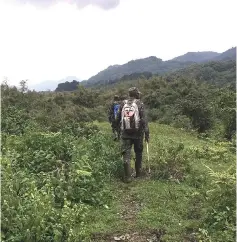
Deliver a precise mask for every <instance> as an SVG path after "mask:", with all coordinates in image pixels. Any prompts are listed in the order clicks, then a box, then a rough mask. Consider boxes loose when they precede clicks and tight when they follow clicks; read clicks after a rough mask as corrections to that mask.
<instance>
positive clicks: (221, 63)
mask: <svg viewBox="0 0 237 242" xmlns="http://www.w3.org/2000/svg"><path fill="white" fill-rule="evenodd" d="M235 70H236V48H232V49H229V50H227V51H225V52H223V53H221V54H218V53H215V52H189V53H187V54H185V55H182V56H179V57H176V58H174V59H172V60H169V61H162V60H161V59H158V58H156V57H155V56H151V57H148V58H145V59H139V60H133V61H130V62H128V63H126V64H124V65H114V66H109V67H108V68H107V69H106V70H103V71H101V72H99V73H98V74H97V75H95V76H93V77H91V78H89V79H88V80H87V81H81V82H78V81H75V80H72V81H71V82H65V83H60V84H59V85H58V87H57V88H56V90H55V91H72V90H76V88H77V85H78V84H79V83H80V85H83V86H85V87H95V88H97V87H102V86H106V85H114V84H115V83H119V82H125V81H128V80H129V81H131V80H136V79H138V78H144V77H145V78H146V79H149V78H150V77H151V76H169V78H171V79H175V78H176V77H178V76H184V77H187V78H191V79H195V80H197V81H207V82H209V83H212V84H218V85H221V86H223V85H226V84H230V85H234V83H235V81H236V78H235V77H236V73H235Z"/></svg>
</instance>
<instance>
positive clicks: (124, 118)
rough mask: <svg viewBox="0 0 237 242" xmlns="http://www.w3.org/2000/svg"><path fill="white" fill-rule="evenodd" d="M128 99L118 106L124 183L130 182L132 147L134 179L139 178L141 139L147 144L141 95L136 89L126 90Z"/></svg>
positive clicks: (147, 136) (147, 133)
mask: <svg viewBox="0 0 237 242" xmlns="http://www.w3.org/2000/svg"><path fill="white" fill-rule="evenodd" d="M128 93H129V98H128V99H127V100H124V101H123V103H122V104H121V106H120V110H119V115H118V122H119V124H120V129H121V140H122V155H123V163H124V181H125V182H131V165H130V160H131V149H132V146H134V152H135V156H136V161H135V170H136V177H139V176H141V168H142V152H143V139H144V134H145V141H146V142H149V127H148V121H147V117H146V115H145V108H144V104H143V102H142V101H141V100H140V95H141V93H140V92H139V90H138V88H136V87H132V88H130V89H129V90H128Z"/></svg>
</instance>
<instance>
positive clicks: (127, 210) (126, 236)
mask: <svg viewBox="0 0 237 242" xmlns="http://www.w3.org/2000/svg"><path fill="white" fill-rule="evenodd" d="M134 185H135V186H136V185H139V184H137V183H136V184H121V190H120V191H118V193H119V194H120V196H121V198H120V199H121V209H120V211H119V216H120V218H121V219H122V220H123V222H124V224H125V228H126V231H121V232H119V228H118V232H117V233H114V234H96V235H94V237H93V241H94V242H95V241H96V242H99V241H105V242H109V241H110V242H114V241H128V242H129V241H130V242H135V241H136V242H162V236H163V234H164V233H163V231H160V230H150V231H139V230H138V229H137V228H136V223H137V220H138V213H139V211H141V209H142V208H143V206H144V204H141V203H140V202H139V201H138V199H137V198H136V196H135V195H134V194H133V193H132V187H133V186H134Z"/></svg>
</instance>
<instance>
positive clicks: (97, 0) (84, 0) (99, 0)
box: [11, 0, 120, 10]
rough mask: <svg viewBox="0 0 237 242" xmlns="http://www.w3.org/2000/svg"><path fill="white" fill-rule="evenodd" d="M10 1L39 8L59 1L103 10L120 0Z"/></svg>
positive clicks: (116, 4) (110, 7) (79, 6)
mask: <svg viewBox="0 0 237 242" xmlns="http://www.w3.org/2000/svg"><path fill="white" fill-rule="evenodd" d="M11 2H12V3H15V4H19V5H22V4H27V3H28V4H31V5H34V6H36V7H40V8H48V7H51V6H53V5H55V4H57V3H60V2H61V3H69V4H76V5H77V7H78V8H84V7H86V6H88V5H94V6H97V7H100V8H102V9H104V10H109V9H112V8H116V7H117V6H118V5H119V3H120V0H12V1H11Z"/></svg>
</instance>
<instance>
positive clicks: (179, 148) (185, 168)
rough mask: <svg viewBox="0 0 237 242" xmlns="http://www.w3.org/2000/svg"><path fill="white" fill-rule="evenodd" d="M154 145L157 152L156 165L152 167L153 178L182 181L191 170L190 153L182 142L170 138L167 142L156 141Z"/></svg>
mask: <svg viewBox="0 0 237 242" xmlns="http://www.w3.org/2000/svg"><path fill="white" fill-rule="evenodd" d="M156 145H157V149H158V150H159V153H158V156H156V165H155V166H154V167H153V169H152V170H153V175H152V176H153V178H155V179H165V180H171V181H176V182H180V181H183V180H184V179H185V177H186V175H187V174H188V173H190V170H191V167H190V161H189V157H190V154H189V153H188V151H186V150H185V149H184V145H183V143H176V142H174V141H172V140H170V141H169V142H168V144H164V143H162V142H157V143H156ZM153 159H154V158H153ZM154 163H155V162H154V161H153V164H154Z"/></svg>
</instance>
